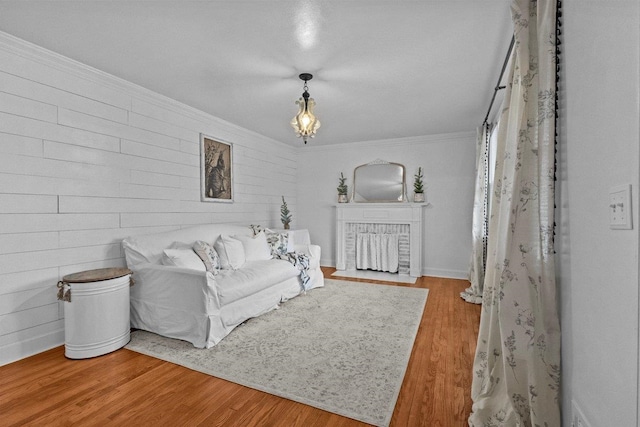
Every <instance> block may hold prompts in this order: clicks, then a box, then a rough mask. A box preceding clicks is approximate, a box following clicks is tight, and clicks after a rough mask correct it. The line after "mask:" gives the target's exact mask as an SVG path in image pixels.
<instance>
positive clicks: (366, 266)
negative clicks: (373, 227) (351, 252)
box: [356, 233, 399, 273]
mask: <svg viewBox="0 0 640 427" xmlns="http://www.w3.org/2000/svg"><path fill="white" fill-rule="evenodd" d="M398 248H399V239H398V234H389V233H384V234H383V233H357V234H356V268H357V269H359V270H376V271H387V272H389V273H396V272H397V271H398V260H399V249H398Z"/></svg>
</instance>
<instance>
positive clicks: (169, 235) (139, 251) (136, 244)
mask: <svg viewBox="0 0 640 427" xmlns="http://www.w3.org/2000/svg"><path fill="white" fill-rule="evenodd" d="M223 233H224V234H228V235H232V234H249V235H251V234H252V233H251V229H250V228H249V227H245V226H240V225H233V224H205V225H196V226H192V227H186V228H181V229H179V230H173V231H164V232H160V233H154V234H141V235H137V236H129V237H127V238H126V239H124V240H123V242H122V246H123V248H124V253H125V257H126V260H127V266H128V267H129V268H133V269H135V268H136V267H137V266H138V264H142V263H151V264H161V261H162V251H164V250H165V249H166V248H168V247H169V245H170V244H171V243H172V242H182V243H184V244H186V245H188V246H193V244H194V243H195V242H196V241H197V240H202V241H205V242H209V243H211V244H213V243H214V242H215V241H216V239H217V238H218V237H219V236H220V235H221V234H223Z"/></svg>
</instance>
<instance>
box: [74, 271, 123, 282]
mask: <svg viewBox="0 0 640 427" xmlns="http://www.w3.org/2000/svg"><path fill="white" fill-rule="evenodd" d="M131 273H132V271H131V270H129V269H128V268H99V269H97V270H87V271H81V272H79V273H73V274H67V275H66V276H64V277H63V278H62V281H63V282H66V283H89V282H100V281H102V280H110V279H116V278H118V277H122V276H126V275H128V274H131Z"/></svg>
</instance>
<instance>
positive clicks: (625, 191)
mask: <svg viewBox="0 0 640 427" xmlns="http://www.w3.org/2000/svg"><path fill="white" fill-rule="evenodd" d="M609 228H611V229H613V230H631V229H632V228H633V224H632V222H631V184H625V185H618V186H616V187H611V189H610V190H609Z"/></svg>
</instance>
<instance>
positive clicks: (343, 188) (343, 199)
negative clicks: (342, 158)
mask: <svg viewBox="0 0 640 427" xmlns="http://www.w3.org/2000/svg"><path fill="white" fill-rule="evenodd" d="M346 181H347V178H346V177H345V176H344V174H343V173H342V172H340V178H338V203H347V202H348V201H349V200H348V198H347V194H348V193H349V187H348V186H347V184H346Z"/></svg>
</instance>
